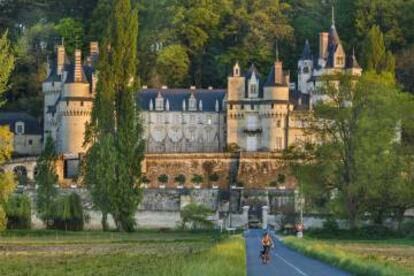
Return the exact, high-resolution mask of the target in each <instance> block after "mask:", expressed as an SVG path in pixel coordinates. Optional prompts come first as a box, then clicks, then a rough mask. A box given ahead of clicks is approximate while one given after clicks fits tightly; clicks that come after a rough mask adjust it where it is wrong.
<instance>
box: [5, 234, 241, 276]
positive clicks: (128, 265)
mask: <svg viewBox="0 0 414 276" xmlns="http://www.w3.org/2000/svg"><path fill="white" fill-rule="evenodd" d="M217 240H219V241H217ZM0 275H183V276H187V275H213V276H214V275H237V276H239V275H246V263H245V249H244V240H243V238H242V237H241V236H231V237H221V238H220V239H217V236H212V235H211V233H197V234H192V233H180V232H172V233H157V232H150V231H145V232H138V233H132V234H122V233H103V232H80V233H74V232H70V233H64V232H54V231H29V232H27V231H24V232H19V231H12V232H7V233H3V234H1V235H0Z"/></svg>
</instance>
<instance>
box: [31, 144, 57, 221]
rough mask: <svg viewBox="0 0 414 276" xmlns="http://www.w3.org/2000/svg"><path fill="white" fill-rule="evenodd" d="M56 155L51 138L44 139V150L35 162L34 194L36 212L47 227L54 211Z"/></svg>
mask: <svg viewBox="0 0 414 276" xmlns="http://www.w3.org/2000/svg"><path fill="white" fill-rule="evenodd" d="M56 159H57V155H56V152H55V146H54V142H53V139H52V137H50V136H48V137H47V138H46V144H45V148H44V150H43V151H42V153H41V154H40V156H39V158H38V160H37V169H38V173H37V175H36V176H35V181H36V185H38V189H37V194H36V210H37V212H38V214H39V217H40V218H41V219H42V220H43V222H44V223H45V224H46V227H49V226H50V225H51V223H52V222H53V214H54V209H55V204H54V201H55V200H56V197H57V195H58V190H57V188H56V185H58V176H57V174H56V170H55V165H56Z"/></svg>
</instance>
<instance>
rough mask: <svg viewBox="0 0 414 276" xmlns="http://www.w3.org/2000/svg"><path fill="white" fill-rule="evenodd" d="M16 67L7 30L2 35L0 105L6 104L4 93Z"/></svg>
mask: <svg viewBox="0 0 414 276" xmlns="http://www.w3.org/2000/svg"><path fill="white" fill-rule="evenodd" d="M13 68H14V56H13V53H12V48H11V46H10V42H9V40H8V39H7V32H5V33H4V34H3V35H2V36H1V37H0V106H2V105H3V104H4V101H3V98H2V95H3V93H4V92H5V91H6V89H7V85H8V81H9V77H10V74H11V72H12V71H13Z"/></svg>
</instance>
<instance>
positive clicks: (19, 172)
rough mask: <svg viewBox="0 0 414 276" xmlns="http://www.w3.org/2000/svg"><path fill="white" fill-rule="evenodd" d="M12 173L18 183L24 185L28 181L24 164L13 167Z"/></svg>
mask: <svg viewBox="0 0 414 276" xmlns="http://www.w3.org/2000/svg"><path fill="white" fill-rule="evenodd" d="M13 173H14V175H15V177H16V180H17V181H18V185H23V186H26V185H27V182H28V178H27V169H26V167H25V166H17V167H14V169H13Z"/></svg>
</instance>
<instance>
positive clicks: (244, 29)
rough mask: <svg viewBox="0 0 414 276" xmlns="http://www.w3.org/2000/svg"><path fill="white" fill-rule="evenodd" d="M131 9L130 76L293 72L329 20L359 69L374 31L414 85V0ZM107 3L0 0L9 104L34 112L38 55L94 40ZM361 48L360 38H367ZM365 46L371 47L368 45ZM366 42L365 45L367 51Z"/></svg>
mask: <svg viewBox="0 0 414 276" xmlns="http://www.w3.org/2000/svg"><path fill="white" fill-rule="evenodd" d="M132 3H133V4H136V5H137V6H138V7H139V15H140V16H139V17H138V19H137V20H138V24H139V26H140V33H139V36H138V44H137V52H138V53H139V55H140V57H141V58H140V59H138V60H137V71H136V78H137V81H138V83H139V84H140V85H144V84H145V85H148V86H153V87H160V86H161V85H168V86H170V87H189V86H190V85H196V86H198V87H200V86H201V87H207V86H213V87H225V86H226V78H227V75H228V74H229V72H230V71H231V68H232V66H233V64H234V63H235V62H236V61H239V63H240V64H241V65H242V67H243V68H247V67H248V66H249V64H250V63H252V62H254V63H256V65H257V67H258V68H260V70H261V71H262V73H263V74H266V73H267V72H266V71H267V70H268V69H269V68H270V65H271V63H272V62H273V60H274V58H275V55H276V53H275V45H276V41H278V44H279V50H280V56H281V57H282V59H283V60H284V62H285V64H286V65H285V67H286V68H289V69H290V70H291V73H292V78H293V79H295V75H296V74H295V72H296V67H297V60H298V58H299V56H300V53H301V51H302V48H303V45H304V42H305V40H306V39H309V41H310V43H311V46H312V49H313V52H314V54H315V55H316V54H317V48H318V33H319V32H321V31H326V30H328V28H329V26H330V24H331V7H332V5H334V7H335V11H336V13H335V23H336V27H337V29H338V32H339V34H340V36H341V38H342V40H343V44H344V47H345V49H346V50H347V52H348V53H350V52H351V51H352V49H353V48H355V52H356V54H357V57H358V59H359V60H361V63H362V65H363V66H364V68H366V67H368V66H369V65H368V64H366V62H365V61H364V59H365V56H366V50H365V49H366V48H367V45H366V44H365V43H364V41H365V38H366V37H367V35H368V32H369V31H370V30H371V28H373V27H374V26H376V27H377V28H378V30H379V31H381V33H383V37H384V42H385V47H386V48H387V49H389V53H387V54H388V55H391V54H392V55H393V56H395V57H396V62H395V63H396V75H397V80H398V84H399V85H401V86H402V87H403V88H404V89H405V90H408V91H414V82H413V80H412V78H411V77H410V76H411V75H412V73H413V72H414V68H413V64H414V62H413V61H414V46H413V43H414V32H413V31H412V28H411V22H412V21H413V20H414V15H413V14H412V13H411V12H410V11H411V10H412V9H413V8H414V1H413V0H408V1H406V0H396V1H385V0H374V1H370V0H352V1H349V0H336V1H333V0H331V1H321V0H286V1H279V0H224V1H223V0H208V1H188V0H182V1H172V0H161V1H152V0H133V1H132ZM113 5H114V3H113V0H92V1H80V0H65V1H58V0H30V1H27V0H5V1H2V2H1V3H0V31H1V32H4V30H6V29H8V30H9V34H10V37H11V40H12V44H13V49H14V52H15V54H16V67H15V69H14V71H13V73H12V76H11V79H12V81H11V83H12V85H11V86H10V87H8V89H7V90H8V91H7V94H6V95H7V98H8V100H9V104H8V105H7V108H9V109H25V110H28V111H29V112H30V113H32V114H34V115H37V116H41V114H42V113H41V110H42V94H41V83H42V81H43V80H44V79H45V77H46V64H45V63H46V60H47V57H48V56H51V54H52V53H53V51H54V46H55V44H57V43H61V42H62V40H63V41H64V43H65V45H66V47H67V50H68V53H69V54H71V53H72V52H73V50H74V48H75V47H79V48H83V49H84V50H85V51H86V48H87V44H88V42H89V41H91V40H97V41H100V42H103V41H104V39H105V33H106V32H105V28H106V24H107V18H109V16H110V13H111V11H112V9H113ZM368 46H369V45H368ZM369 48H370V47H369ZM370 49H371V48H370Z"/></svg>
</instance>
